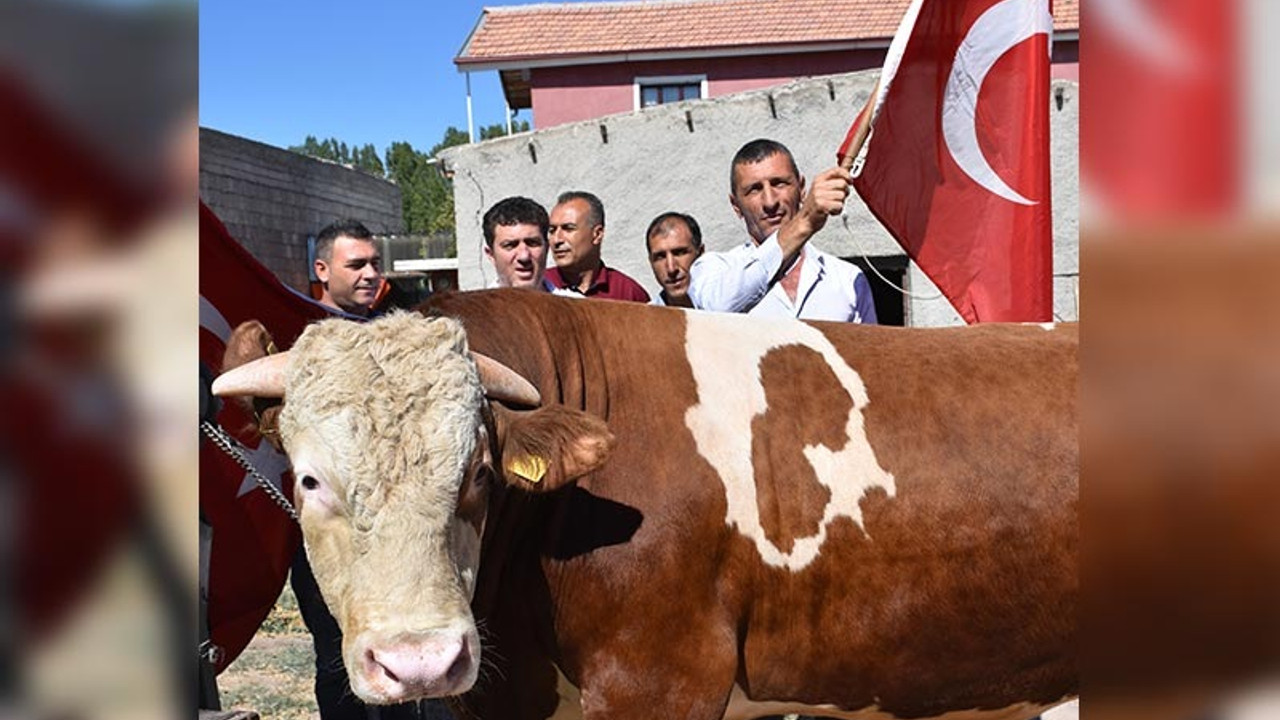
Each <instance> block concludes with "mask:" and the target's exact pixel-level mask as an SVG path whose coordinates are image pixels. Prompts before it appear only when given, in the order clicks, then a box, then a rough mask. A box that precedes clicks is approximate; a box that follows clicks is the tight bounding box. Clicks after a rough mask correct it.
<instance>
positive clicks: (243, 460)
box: [200, 420, 298, 522]
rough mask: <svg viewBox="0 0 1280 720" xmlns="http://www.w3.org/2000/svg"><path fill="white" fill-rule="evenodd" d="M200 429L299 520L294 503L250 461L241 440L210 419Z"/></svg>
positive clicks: (202, 422) (277, 502) (202, 423)
mask: <svg viewBox="0 0 1280 720" xmlns="http://www.w3.org/2000/svg"><path fill="white" fill-rule="evenodd" d="M200 429H201V430H202V431H204V434H205V435H206V436H208V438H209V439H210V440H211V441H213V444H214V445H217V446H218V447H220V448H222V451H223V452H225V453H226V454H228V455H230V456H231V459H232V460H235V461H236V463H237V464H238V465H239V466H240V467H242V468H244V469H245V470H247V471H248V472H249V475H250V476H251V477H253V481H254V482H256V483H257V484H258V487H260V488H262V491H263V492H265V493H266V494H267V495H268V496H269V497H270V498H271V499H272V500H274V501H275V502H276V504H277V505H279V506H280V507H281V509H283V510H284V511H285V512H286V513H288V514H289V517H291V518H293V521H294V522H297V521H298V512H297V511H296V510H294V509H293V504H292V503H290V502H289V499H288V498H286V497H285V496H284V493H282V492H280V490H279V489H278V488H276V486H275V485H272V484H271V481H270V480H268V479H267V478H266V476H264V475H263V474H262V473H260V472H258V469H257V468H256V467H254V466H253V463H251V462H249V458H248V454H247V453H246V452H245V448H244V445H241V444H240V441H239V440H236V439H235V438H233V437H231V436H230V435H228V434H227V431H226V430H223V429H222V427H221V426H220V425H218V424H216V423H212V422H209V421H208V420H203V421H201V422H200Z"/></svg>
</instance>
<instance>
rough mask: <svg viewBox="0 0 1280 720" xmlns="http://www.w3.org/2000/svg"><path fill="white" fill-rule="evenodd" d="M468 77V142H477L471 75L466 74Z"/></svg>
mask: <svg viewBox="0 0 1280 720" xmlns="http://www.w3.org/2000/svg"><path fill="white" fill-rule="evenodd" d="M465 74H466V76H467V141H468V142H475V141H476V130H475V123H474V121H473V120H472V118H471V73H465Z"/></svg>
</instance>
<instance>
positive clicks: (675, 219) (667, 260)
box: [644, 212, 702, 308]
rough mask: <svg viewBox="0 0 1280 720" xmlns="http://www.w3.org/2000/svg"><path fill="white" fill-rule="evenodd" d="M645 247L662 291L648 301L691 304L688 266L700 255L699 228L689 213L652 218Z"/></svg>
mask: <svg viewBox="0 0 1280 720" xmlns="http://www.w3.org/2000/svg"><path fill="white" fill-rule="evenodd" d="M644 238H645V240H644V241H645V249H646V250H647V251H648V253H649V266H650V267H651V268H653V279H654V280H657V281H658V284H659V285H661V286H662V291H661V292H659V293H658V294H657V295H655V296H653V300H651V301H650V302H649V304H650V305H665V306H667V307H683V308H691V307H693V302H692V301H691V300H690V299H689V268H690V267H691V266H692V265H693V261H694V260H697V259H698V256H700V255H702V229H701V228H699V227H698V221H697V220H695V219H693V216H692V215H685V214H684V213H678V212H665V213H662V214H661V215H659V216H658V217H656V218H654V219H653V221H652V222H650V223H649V229H648V230H647V231H645V234H644Z"/></svg>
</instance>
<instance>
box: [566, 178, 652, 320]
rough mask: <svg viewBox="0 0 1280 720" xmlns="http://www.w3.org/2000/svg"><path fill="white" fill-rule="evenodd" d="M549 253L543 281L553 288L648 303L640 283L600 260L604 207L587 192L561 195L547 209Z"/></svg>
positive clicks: (597, 296) (595, 296) (587, 295)
mask: <svg viewBox="0 0 1280 720" xmlns="http://www.w3.org/2000/svg"><path fill="white" fill-rule="evenodd" d="M548 232H549V236H550V239H551V254H552V256H553V257H554V258H555V261H556V266H555V267H553V268H548V269H547V274H546V278H547V280H549V281H550V282H551V284H552V285H554V286H556V287H557V288H564V289H566V290H569V291H571V292H577V293H580V294H582V295H584V296H586V297H592V298H605V299H608V300H633V301H635V302H643V303H647V302H649V293H647V292H645V290H644V288H643V287H641V286H640V283H638V282H636V281H635V280H633V279H631V278H630V277H628V276H627V275H625V274H623V273H622V272H620V271H618V270H614V269H613V268H610V267H606V266H605V264H604V262H603V261H602V260H601V259H600V243H601V242H602V241H603V240H604V205H603V204H602V203H601V202H600V198H598V197H596V196H595V195H592V194H591V193H589V192H583V191H580V190H571V191H569V192H566V193H561V194H560V197H559V198H557V199H556V206H555V207H554V208H552V210H551V225H550V227H549V228H548Z"/></svg>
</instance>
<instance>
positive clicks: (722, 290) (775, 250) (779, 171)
mask: <svg viewBox="0 0 1280 720" xmlns="http://www.w3.org/2000/svg"><path fill="white" fill-rule="evenodd" d="M852 182H853V178H852V177H851V176H850V175H849V172H848V171H847V170H844V169H843V168H840V167H834V168H831V169H829V170H826V171H824V172H822V173H820V174H819V175H818V176H817V177H816V178H814V182H813V185H812V186H811V187H810V188H809V191H808V193H807V194H806V193H805V180H804V176H802V175H801V174H800V171H799V170H798V169H797V168H796V163H795V159H794V158H793V157H792V155H791V151H790V150H788V149H787V148H786V146H784V145H782V144H781V143H778V142H775V141H773V140H753V141H751V142H749V143H747V144H746V145H744V146H742V148H741V149H740V150H738V153H737V154H736V155H735V156H734V158H733V164H732V166H731V167H730V171H729V203H730V204H731V205H732V206H733V209H734V212H735V213H737V215H738V217H740V218H742V220H743V223H744V224H745V225H746V228H747V234H748V235H749V236H750V238H751V239H750V242H746V243H743V244H742V245H740V246H738V247H736V248H733V249H731V250H728V251H726V252H720V253H714V252H707V253H703V254H702V257H700V258H698V260H697V261H696V262H694V264H693V267H692V268H691V272H690V276H691V279H690V285H689V296H690V298H692V300H693V304H694V307H697V308H701V309H704V310H719V311H723V312H745V313H748V314H750V315H759V316H768V317H792V318H800V319H803V320H836V321H845V322H861V323H875V322H876V310H875V304H874V302H873V301H872V297H871V285H870V283H869V282H868V281H867V278H866V276H865V275H863V273H862V271H861V270H859V269H858V268H857V267H856V266H855V265H853V264H851V263H848V262H845V261H844V260H841V259H840V258H837V257H835V256H833V255H828V254H826V253H824V252H822V251H821V250H818V249H817V248H815V247H809V246H808V242H809V238H811V237H813V234H814V233H816V232H818V231H819V230H821V229H822V227H823V226H824V225H825V224H826V222H827V217H828V216H830V215H838V214H839V213H840V211H841V210H842V209H843V208H844V201H845V198H847V197H848V196H849V188H850V187H851V185H852ZM802 196H803V198H804V199H803V201H802V200H801V197H802Z"/></svg>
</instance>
